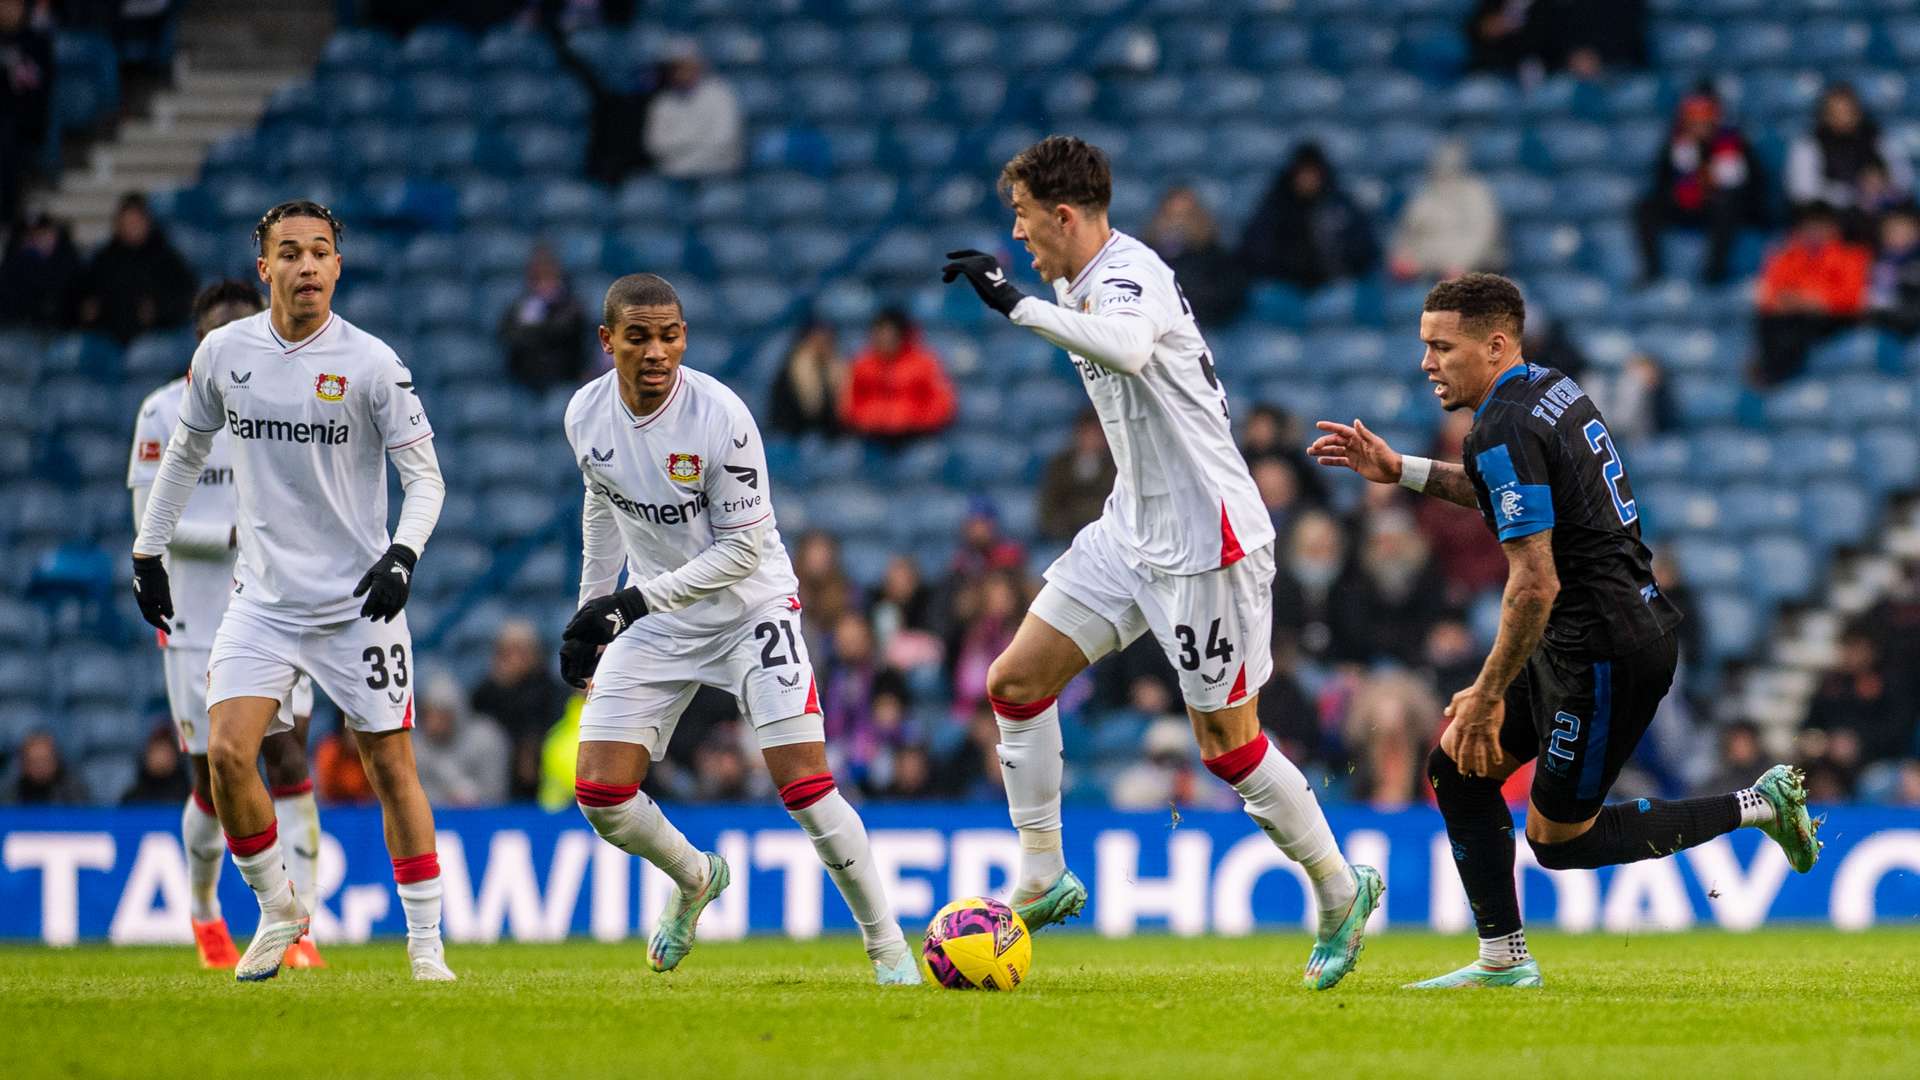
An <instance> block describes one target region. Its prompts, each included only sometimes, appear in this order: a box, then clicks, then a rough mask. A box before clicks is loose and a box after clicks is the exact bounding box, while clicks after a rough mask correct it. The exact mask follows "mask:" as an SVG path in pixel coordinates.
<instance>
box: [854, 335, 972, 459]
mask: <svg viewBox="0 0 1920 1080" xmlns="http://www.w3.org/2000/svg"><path fill="white" fill-rule="evenodd" d="M954 408H955V402H954V396H953V384H952V383H951V382H949V381H948V380H947V372H946V369H945V368H944V367H942V366H941V363H940V357H939V356H937V355H935V354H934V351H933V350H932V349H931V348H928V347H927V345H926V344H925V343H924V342H922V341H921V340H920V328H919V327H917V326H915V325H914V324H913V321H912V320H911V319H909V318H907V313H906V312H905V311H903V310H901V309H900V308H888V309H887V310H885V311H882V312H881V313H880V314H879V315H877V316H875V317H874V320H873V326H872V328H871V330H870V332H869V334H868V337H867V347H866V348H865V349H862V350H861V352H860V355H858V356H856V357H854V358H853V364H852V366H851V367H850V368H849V369H848V372H847V386H846V391H845V393H844V394H843V395H842V397H841V400H840V418H841V420H842V421H843V422H844V423H845V424H846V426H847V430H849V431H853V432H856V433H858V434H861V435H866V436H869V437H871V438H875V439H879V440H881V441H882V442H885V443H888V444H890V445H898V444H900V443H904V442H906V441H909V440H911V439H914V438H917V437H920V436H925V435H932V434H934V433H935V432H938V431H941V430H944V429H945V428H946V427H947V425H949V424H951V423H953V414H954Z"/></svg>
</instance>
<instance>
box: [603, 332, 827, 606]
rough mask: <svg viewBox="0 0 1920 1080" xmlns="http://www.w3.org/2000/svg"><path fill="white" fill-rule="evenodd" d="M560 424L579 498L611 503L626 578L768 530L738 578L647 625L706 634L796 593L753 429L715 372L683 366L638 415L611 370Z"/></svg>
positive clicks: (747, 414)
mask: <svg viewBox="0 0 1920 1080" xmlns="http://www.w3.org/2000/svg"><path fill="white" fill-rule="evenodd" d="M566 425H567V441H568V442H569V443H571V444H572V445H573V456H574V459H575V460H576V461H578V462H579V463H580V473H581V476H582V478H583V479H584V481H585V483H586V488H587V497H588V498H595V497H598V498H601V499H605V500H606V502H607V503H608V504H609V505H610V506H611V507H612V508H613V518H614V521H615V522H617V523H618V525H619V529H620V538H621V540H622V541H623V542H624V544H625V546H626V551H627V575H628V583H629V584H633V583H636V582H637V581H641V580H645V579H647V578H650V577H652V576H654V575H655V574H660V573H665V572H667V571H671V570H678V569H679V568H680V567H682V566H684V565H686V563H687V562H688V560H690V559H692V558H693V557H694V556H696V555H698V554H700V553H701V552H702V551H704V550H706V549H707V548H708V547H710V546H711V545H712V544H713V540H714V537H715V535H716V534H718V533H724V532H729V531H733V530H738V529H747V528H752V527H754V526H760V527H761V528H762V529H763V530H764V531H763V532H761V534H760V537H761V539H760V565H759V567H758V568H757V569H755V570H754V572H753V573H752V574H750V575H749V576H748V577H747V578H746V580H744V581H741V582H739V583H738V584H736V585H734V586H732V587H731V588H728V589H725V590H722V591H721V592H718V593H715V594H713V595H712V596H709V597H706V598H705V599H703V600H699V601H697V602H695V603H693V604H690V605H688V606H687V607H684V608H682V609H680V610H679V611H671V612H663V613H661V614H659V615H649V616H648V617H647V618H648V620H649V621H655V620H657V621H658V623H659V625H660V626H661V627H662V628H671V629H676V630H681V631H685V632H686V633H688V634H709V633H713V632H715V631H719V630H725V629H727V628H729V627H732V626H734V625H737V624H738V623H739V622H740V621H741V620H742V619H745V618H747V617H748V616H749V615H751V614H753V613H755V612H759V611H762V610H764V609H765V607H766V605H767V604H769V603H771V602H773V601H776V600H783V599H790V598H794V597H795V596H796V594H798V592H799V591H800V583H799V581H798V580H797V579H796V578H795V577H794V575H793V563H792V562H790V561H789V560H788V558H787V549H786V547H785V545H783V544H782V543H781V542H780V532H779V530H778V528H777V527H776V523H775V520H774V516H773V487H772V483H771V481H770V479H769V477H768V475H767V450H766V446H765V444H764V443H762V442H761V440H760V428H759V426H758V425H757V424H755V423H754V420H753V414H752V413H751V412H749V411H747V406H746V403H745V402H743V401H741V400H740V398H739V396H738V395H736V394H735V393H734V392H733V391H732V390H729V389H728V388H727V387H726V385H725V384H724V383H722V382H721V381H720V380H718V379H716V378H714V377H713V376H711V375H708V374H705V373H704V372H699V371H695V370H693V369H692V368H689V367H686V366H685V365H682V366H681V368H680V370H679V374H678V375H677V376H676V377H675V379H674V384H673V389H672V390H670V391H668V396H667V400H666V403H665V404H663V405H661V406H660V407H659V408H658V409H655V410H654V411H653V412H652V413H650V414H648V415H647V416H644V417H636V416H634V415H633V413H632V412H631V411H629V410H628V409H627V404H626V402H625V401H622V400H621V398H620V382H619V375H618V374H617V373H615V372H612V371H609V372H607V373H606V374H604V375H602V376H600V377H599V378H597V379H595V380H593V381H592V382H590V383H588V384H587V385H585V386H583V387H581V388H580V389H579V390H578V391H577V392H575V393H574V395H573V401H572V402H571V403H570V404H568V406H567V420H566ZM793 602H794V603H795V604H797V603H798V600H797V599H795V600H794V601H793Z"/></svg>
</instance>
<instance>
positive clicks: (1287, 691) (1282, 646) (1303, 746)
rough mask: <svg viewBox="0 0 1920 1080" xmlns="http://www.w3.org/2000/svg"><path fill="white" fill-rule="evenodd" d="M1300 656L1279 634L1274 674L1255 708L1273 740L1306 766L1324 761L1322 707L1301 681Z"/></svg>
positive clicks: (1274, 649) (1274, 646) (1274, 654)
mask: <svg viewBox="0 0 1920 1080" xmlns="http://www.w3.org/2000/svg"><path fill="white" fill-rule="evenodd" d="M1299 668H1300V658H1299V656H1298V654H1297V653H1295V652H1294V650H1293V647H1292V645H1291V643H1289V642H1287V641H1285V640H1282V639H1280V638H1278V637H1276V638H1275V639H1274V643H1273V674H1272V675H1271V676H1269V677H1268V679H1267V685H1265V686H1263V687H1261V688H1260V703H1259V704H1258V705H1256V706H1254V712H1255V713H1256V714H1257V715H1258V716H1259V718H1260V727H1261V728H1262V729H1263V730H1265V731H1266V733H1267V734H1268V735H1271V736H1272V737H1273V743H1274V745H1275V746H1278V747H1279V748H1280V751H1281V752H1282V753H1284V754H1286V755H1287V760H1289V761H1291V762H1293V763H1294V764H1296V765H1299V766H1300V767H1301V768H1303V769H1304V768H1306V765H1307V763H1308V762H1310V761H1312V762H1317V761H1320V759H1321V758H1320V745H1321V741H1322V739H1321V734H1320V710H1319V709H1318V708H1317V707H1316V706H1315V705H1314V703H1313V699H1312V698H1310V697H1308V696H1307V690H1306V687H1305V686H1303V685H1301V682H1300V671H1299Z"/></svg>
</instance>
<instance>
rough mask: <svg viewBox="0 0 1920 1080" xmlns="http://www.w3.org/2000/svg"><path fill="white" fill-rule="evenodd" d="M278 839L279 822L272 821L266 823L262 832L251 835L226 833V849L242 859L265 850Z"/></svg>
mask: <svg viewBox="0 0 1920 1080" xmlns="http://www.w3.org/2000/svg"><path fill="white" fill-rule="evenodd" d="M278 839H280V823H279V822H278V821H273V822H269V823H268V824H267V827H266V830H265V831H264V832H257V833H254V834H253V835H252V836H235V835H233V834H232V833H228V834H227V850H228V851H231V852H233V853H234V854H235V855H238V856H240V857H241V858H243V859H244V858H246V857H247V856H249V855H258V854H260V853H261V852H263V851H265V850H267V849H268V848H270V847H272V846H273V842H274V841H276V840H278Z"/></svg>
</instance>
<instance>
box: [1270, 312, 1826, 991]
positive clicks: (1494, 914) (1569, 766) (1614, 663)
mask: <svg viewBox="0 0 1920 1080" xmlns="http://www.w3.org/2000/svg"><path fill="white" fill-rule="evenodd" d="M1525 321H1526V308H1525V305H1524V303H1523V302H1522V300H1521V297H1520V290H1519V289H1518V288H1517V287H1516V286H1515V285H1514V284H1513V282H1511V281H1508V280H1507V279H1506V278H1503V277H1500V276H1499V275H1497V274H1466V275H1463V276H1461V277H1458V278H1455V279H1453V280H1451V281H1446V282H1442V283H1441V284H1439V285H1437V286H1435V287H1434V289H1433V291H1432V292H1430V293H1428V294H1427V300H1426V304H1425V310H1424V311H1423V312H1422V314H1421V316H1420V339H1421V341H1422V342H1423V343H1424V344H1425V345H1426V352H1425V355H1424V356H1423V357H1422V359H1421V362H1420V370H1421V371H1423V372H1425V373H1426V376H1427V381H1428V382H1429V383H1431V384H1432V385H1433V394H1434V396H1435V397H1436V398H1438V399H1439V401H1440V405H1441V407H1442V408H1444V409H1448V410H1454V409H1472V410H1473V427H1472V429H1471V430H1470V431H1469V432H1468V434H1467V438H1466V443H1465V448H1464V454H1463V456H1464V458H1465V460H1464V461H1463V462H1462V463H1461V464H1458V465H1456V464H1453V463H1451V462H1443V461H1430V460H1428V459H1426V458H1418V457H1410V456H1405V455H1402V454H1399V453H1396V452H1395V451H1394V450H1393V448H1392V447H1390V446H1388V445H1387V443H1386V441H1385V440H1384V439H1382V438H1380V436H1378V435H1376V434H1374V433H1373V432H1372V431H1369V430H1368V429H1367V427H1366V425H1365V424H1363V423H1362V422H1361V421H1359V420H1357V419H1356V420H1355V421H1354V422H1353V423H1352V424H1351V425H1347V424H1340V423H1335V422H1332V421H1326V420H1323V421H1321V422H1320V423H1319V425H1318V427H1319V429H1320V430H1321V431H1322V432H1323V433H1324V434H1322V435H1321V436H1320V437H1319V438H1318V439H1316V440H1314V443H1313V445H1312V446H1311V447H1309V448H1308V453H1309V454H1311V455H1312V456H1313V457H1314V458H1316V459H1318V460H1319V462H1320V463H1321V464H1322V465H1328V466H1334V467H1342V468H1349V469H1352V470H1353V471H1354V472H1357V473H1359V474H1360V475H1361V476H1363V477H1365V478H1367V479H1368V480H1371V481H1373V482H1374V483H1377V484H1399V485H1401V486H1403V487H1407V488H1411V489H1412V490H1414V491H1417V492H1421V493H1423V494H1426V495H1429V496H1432V497H1433V498H1436V499H1444V500H1446V501H1447V502H1451V503H1455V504H1458V505H1460V506H1463V507H1466V508H1468V509H1474V510H1478V511H1479V512H1480V515H1481V517H1483V518H1484V519H1485V520H1486V522H1487V527H1488V528H1490V529H1492V530H1493V531H1494V533H1495V534H1496V535H1497V536H1498V537H1499V538H1500V546H1501V548H1502V549H1503V550H1504V551H1505V552H1506V556H1507V584H1506V589H1505V592H1504V594H1503V596H1502V598H1501V607H1500V629H1499V632H1498V634H1497V635H1496V636H1495V638H1494V643H1493V648H1492V650H1491V652H1489V653H1488V655H1487V659H1486V663H1485V665H1484V666H1483V667H1482V668H1481V670H1480V675H1479V677H1478V678H1477V679H1475V680H1474V683H1473V685H1472V686H1469V687H1467V688H1466V689H1464V690H1461V691H1460V692H1459V693H1457V694H1454V695H1453V700H1452V702H1451V703H1450V704H1449V705H1448V706H1447V709H1446V715H1447V717H1448V718H1449V719H1450V720H1451V721H1452V722H1451V723H1450V724H1449V725H1448V726H1447V729H1446V731H1445V733H1444V734H1442V735H1441V738H1440V746H1439V748H1438V749H1436V750H1435V751H1434V752H1433V754H1432V756H1431V757H1430V758H1429V759H1428V764H1427V770H1428V775H1429V777H1430V779H1431V780H1432V781H1433V790H1434V795H1435V797H1436V799H1437V800H1438V802H1439V804H1440V813H1441V815H1442V816H1443V817H1444V818H1445V819H1446V823H1447V836H1448V838H1449V839H1450V840H1451V841H1452V842H1453V852H1454V858H1455V860H1456V861H1457V862H1458V864H1459V870H1460V881H1461V883H1462V884H1463V885H1465V886H1466V890H1467V898H1468V900H1469V901H1471V903H1472V906H1473V913H1474V921H1475V923H1476V925H1477V929H1478V931H1479V936H1480V956H1479V959H1478V960H1476V961H1475V962H1474V963H1472V964H1469V965H1467V966H1466V967H1464V968H1461V969H1459V970H1458V971H1454V972H1451V973H1448V974H1446V975H1441V976H1439V977H1437V978H1433V979H1428V980H1426V981H1425V982H1419V983H1415V984H1413V986H1414V988H1416V989H1444V988H1452V987H1474V986H1519V987H1525V986H1539V985H1540V967H1539V964H1537V963H1536V962H1535V961H1534V959H1533V957H1532V956H1531V955H1530V954H1529V953H1528V952H1527V944H1526V935H1525V932H1524V931H1523V930H1522V929H1521V925H1520V903H1519V898H1518V895H1517V892H1516V889H1515V884H1514V836H1513V818H1512V816H1511V815H1510V814H1509V813H1508V810H1507V806H1506V803H1505V802H1504V801H1502V799H1501V796H1500V785H1501V783H1502V782H1503V781H1504V780H1506V778H1507V777H1508V776H1509V775H1511V774H1512V773H1513V772H1514V770H1516V769H1518V768H1519V767H1520V766H1522V765H1524V764H1526V763H1527V762H1529V761H1535V762H1537V764H1536V766H1535V768H1534V774H1533V787H1532V790H1531V792H1530V794H1529V798H1528V804H1527V825H1526V834H1527V843H1528V844H1529V845H1531V846H1532V848H1533V852H1534V855H1535V857H1536V858H1537V859H1538V860H1539V862H1540V865H1541V866H1544V867H1547V868H1548V869H1553V870H1565V869H1573V868H1582V867H1584V868H1593V867H1601V866H1613V865H1617V864H1620V863H1628V862H1635V861H1638V860H1640V859H1648V858H1660V857H1663V856H1666V855H1671V854H1673V853H1674V852H1676V851H1680V850H1682V849H1684V848H1689V847H1693V846H1694V845H1696V844H1701V843H1705V842H1706V841H1708V840H1711V839H1712V838H1714V837H1716V836H1720V835H1722V834H1724V833H1728V832H1731V831H1733V830H1734V829H1737V828H1741V827H1744V826H1753V827H1757V828H1759V829H1762V830H1764V831H1765V832H1766V834H1767V835H1768V836H1770V837H1772V838H1773V840H1774V841H1775V842H1777V843H1778V844H1779V845H1780V847H1781V849H1782V850H1783V851H1784V852H1785V853H1786V856H1787V860H1788V862H1789V863H1791V864H1792V866H1793V868H1794V869H1795V870H1798V871H1800V872H1801V873H1806V872H1807V871H1808V870H1810V869H1811V868H1812V867H1813V863H1814V860H1815V859H1817V858H1818V857H1819V854H1820V842H1819V840H1817V839H1816V838H1815V837H1814V831H1815V823H1814V822H1813V821H1812V820H1811V819H1810V818H1809V817H1808V815H1807V808H1806V791H1805V789H1804V787H1803V786H1802V783H1801V776H1800V773H1799V771H1798V770H1796V769H1792V768H1789V767H1788V766H1785V765H1776V766H1774V767H1773V768H1771V769H1769V770H1767V772H1766V773H1765V775H1763V776H1761V777H1760V779H1759V780H1758V781H1757V782H1756V783H1755V784H1754V785H1753V787H1751V788H1747V789H1744V790H1741V791H1736V792H1733V793H1730V794H1726V795H1715V796H1710V797H1706V798H1699V799H1682V800H1678V801H1673V802H1666V801H1662V800H1658V799H1637V800H1634V801H1632V802H1624V803H1614V804H1611V805H1607V804H1606V803H1605V800H1606V797H1607V792H1608V790H1609V789H1610V788H1611V787H1612V786H1613V782H1614V779H1615V778H1616V777H1618V776H1619V774H1620V769H1621V767H1622V766H1623V765H1625V764H1626V761H1627V759H1628V758H1629V757H1631V756H1632V754H1633V750H1634V747H1635V746H1636V745H1638V743H1639V741H1640V737H1641V735H1642V734H1644V733H1645V731H1646V729H1647V726H1648V724H1649V723H1651V722H1652V720H1653V715H1654V711H1655V709H1657V708H1658V707H1659V704H1660V701H1661V699H1662V698H1664V697H1665V696H1666V694H1667V689H1668V688H1669V687H1670V686H1671V685H1672V683H1673V673H1674V668H1675V665H1676V663H1677V662H1678V658H1679V647H1678V644H1677V642H1676V640H1675V635H1674V627H1675V626H1677V625H1678V624H1679V622H1680V618H1681V615H1680V612H1679V610H1678V609H1677V608H1675V607H1674V606H1673V604H1672V603H1671V602H1670V601H1669V600H1668V599H1667V598H1666V596H1665V595H1663V594H1662V593H1661V591H1660V586H1659V584H1658V583H1657V582H1655V581H1654V578H1653V569H1652V556H1651V555H1650V554H1649V553H1648V551H1647V547H1646V545H1645V544H1643V543H1641V541H1640V507H1639V503H1638V502H1637V500H1636V499H1635V498H1634V494H1633V487H1632V485H1631V484H1630V483H1629V481H1628V479H1627V472H1626V466H1625V465H1624V464H1622V462H1621V460H1620V455H1619V453H1618V451H1617V450H1616V449H1615V447H1614V445H1613V439H1612V437H1611V436H1609V435H1608V434H1607V424H1606V420H1605V419H1604V418H1603V417H1602V416H1601V415H1600V410H1599V409H1597V408H1595V407H1594V404H1593V401H1592V399H1590V398H1588V397H1587V395H1586V394H1585V392H1584V391H1582V390H1581V389H1580V387H1579V385H1578V384H1577V383H1575V382H1574V381H1573V380H1572V379H1570V378H1568V377H1567V376H1566V375H1564V374H1562V373H1561V372H1558V371H1555V370H1553V369H1552V368H1547V367H1541V366H1539V365H1535V364H1530V363H1528V362H1527V361H1526V359H1525V358H1524V357H1522V356H1521V355H1520V335H1521V330H1522V328H1523V326H1524V324H1525Z"/></svg>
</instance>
